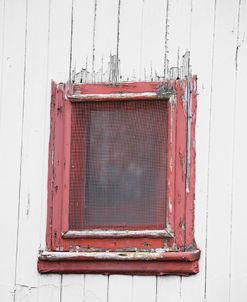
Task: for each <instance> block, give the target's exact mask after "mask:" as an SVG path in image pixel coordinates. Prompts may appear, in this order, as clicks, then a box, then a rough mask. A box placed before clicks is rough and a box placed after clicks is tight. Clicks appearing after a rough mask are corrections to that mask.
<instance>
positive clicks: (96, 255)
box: [39, 250, 200, 262]
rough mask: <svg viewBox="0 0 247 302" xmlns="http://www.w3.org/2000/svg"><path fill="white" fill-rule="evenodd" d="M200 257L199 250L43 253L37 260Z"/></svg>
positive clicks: (166, 259)
mask: <svg viewBox="0 0 247 302" xmlns="http://www.w3.org/2000/svg"><path fill="white" fill-rule="evenodd" d="M199 257H200V250H194V251H190V252H164V251H156V252H49V251H43V252H42V253H41V254H40V256H39V259H40V260H46V261H61V260H65V261H69V260H71V261H83V260H85V261H87V260H92V261H93V260H114V261H116V260H117V261H185V262H186V261H188V262H191V261H195V260H198V259H199Z"/></svg>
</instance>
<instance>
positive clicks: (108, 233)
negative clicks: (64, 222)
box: [63, 230, 173, 238]
mask: <svg viewBox="0 0 247 302" xmlns="http://www.w3.org/2000/svg"><path fill="white" fill-rule="evenodd" d="M143 236H144V237H152V238H157V237H161V238H162V237H164V238H169V237H173V235H172V234H171V233H170V232H168V231H167V230H140V231H127V230H125V231H119V230H84V231H67V232H66V233H64V234H63V237H64V238H85V237H90V238H111V237H118V238H126V237H143Z"/></svg>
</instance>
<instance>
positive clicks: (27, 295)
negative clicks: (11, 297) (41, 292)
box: [15, 285, 38, 302]
mask: <svg viewBox="0 0 247 302" xmlns="http://www.w3.org/2000/svg"><path fill="white" fill-rule="evenodd" d="M37 293H38V289H37V288H34V287H29V286H22V285H17V286H16V299H15V301H16V302H32V301H37Z"/></svg>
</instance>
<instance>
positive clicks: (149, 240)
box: [38, 76, 200, 275]
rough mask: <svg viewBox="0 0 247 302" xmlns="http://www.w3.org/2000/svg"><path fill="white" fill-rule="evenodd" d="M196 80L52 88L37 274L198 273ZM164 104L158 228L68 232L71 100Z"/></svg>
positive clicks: (73, 85)
mask: <svg viewBox="0 0 247 302" xmlns="http://www.w3.org/2000/svg"><path fill="white" fill-rule="evenodd" d="M196 96H197V93H196V76H194V77H193V78H192V79H189V80H176V81H175V80H172V81H160V82H136V83H127V82H126V83H119V84H116V85H111V84H71V85H65V84H58V85H57V84H56V83H54V82H53V83H52V96H51V132H50V144H49V172H48V214H47V235H46V250H45V251H42V252H41V253H40V256H39V260H38V270H39V272H41V273H105V274H111V273H114V274H116V273H117V274H148V275H150V274H154V275H165V274H178V275H189V274H194V273H197V272H198V270H199V269H198V259H199V257H200V250H199V249H198V248H197V246H196V243H195V240H194V191H195V121H196ZM116 100H117V101H126V100H127V101H128V100H136V101H137V100H138V101H142V100H152V101H154V102H155V100H166V101H167V104H168V140H167V142H168V146H167V148H168V159H167V162H168V165H167V167H168V168H167V171H166V173H167V197H166V201H165V205H166V211H165V212H166V225H165V228H164V229H163V230H145V229H143V230H121V231H119V230H104V229H102V230H97V231H94V230H79V231H74V230H69V185H70V138H71V132H70V131H71V103H72V102H81V101H84V102H85V101H102V102H103V101H116Z"/></svg>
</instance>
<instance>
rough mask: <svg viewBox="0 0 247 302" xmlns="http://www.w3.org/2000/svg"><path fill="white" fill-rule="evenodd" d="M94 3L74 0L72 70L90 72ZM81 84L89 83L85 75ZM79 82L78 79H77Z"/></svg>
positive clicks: (89, 0) (88, 0)
mask: <svg viewBox="0 0 247 302" xmlns="http://www.w3.org/2000/svg"><path fill="white" fill-rule="evenodd" d="M93 24H94V1H92V0H86V1H81V0H75V1H74V17H73V37H72V69H73V70H75V72H80V71H81V69H82V68H84V69H87V70H88V71H90V72H91V71H92V50H93ZM82 80H83V82H86V81H89V80H90V79H89V78H87V76H86V75H84V76H82ZM79 81H80V79H79Z"/></svg>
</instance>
